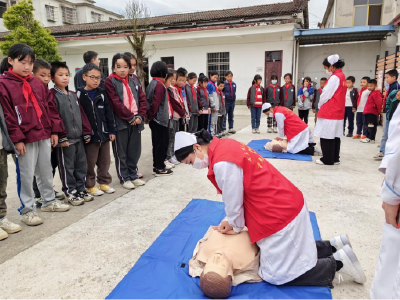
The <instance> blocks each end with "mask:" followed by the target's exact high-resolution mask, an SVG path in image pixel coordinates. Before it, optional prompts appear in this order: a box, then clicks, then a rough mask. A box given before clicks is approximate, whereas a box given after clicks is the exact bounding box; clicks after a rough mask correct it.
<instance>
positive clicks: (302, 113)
mask: <svg viewBox="0 0 400 300" xmlns="http://www.w3.org/2000/svg"><path fill="white" fill-rule="evenodd" d="M313 99H314V89H313V87H312V86H311V78H310V77H305V78H304V79H303V86H302V87H301V88H300V89H299V91H298V92H297V101H298V102H299V117H300V119H301V120H303V121H304V123H306V124H308V114H309V112H310V109H311V105H312V100H313Z"/></svg>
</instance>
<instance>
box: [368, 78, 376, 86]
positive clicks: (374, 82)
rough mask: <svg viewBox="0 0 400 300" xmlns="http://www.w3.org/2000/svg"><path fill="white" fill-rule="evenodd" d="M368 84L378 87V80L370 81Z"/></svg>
mask: <svg viewBox="0 0 400 300" xmlns="http://www.w3.org/2000/svg"><path fill="white" fill-rule="evenodd" d="M368 83H370V84H373V85H377V84H378V81H376V79H371V80H369V81H368Z"/></svg>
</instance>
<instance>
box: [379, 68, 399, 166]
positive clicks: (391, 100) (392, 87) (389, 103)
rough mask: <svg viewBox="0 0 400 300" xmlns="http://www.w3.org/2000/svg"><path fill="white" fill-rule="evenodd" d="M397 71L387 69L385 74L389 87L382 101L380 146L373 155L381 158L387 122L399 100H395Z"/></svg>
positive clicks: (386, 136)
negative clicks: (382, 126)
mask: <svg viewBox="0 0 400 300" xmlns="http://www.w3.org/2000/svg"><path fill="white" fill-rule="evenodd" d="M398 77H399V73H398V72H397V70H389V71H387V72H386V74H385V80H386V83H387V84H389V89H388V90H387V91H386V96H385V101H384V105H383V107H384V110H383V112H384V115H385V125H384V130H383V135H382V141H381V147H380V149H379V154H377V155H375V156H374V158H375V159H377V160H381V159H382V158H383V157H384V156H385V147H386V141H387V139H388V133H389V123H390V120H391V119H392V117H393V114H394V112H395V110H396V108H397V105H398V103H399V101H397V97H396V94H397V91H400V84H399V83H398V82H397V79H398Z"/></svg>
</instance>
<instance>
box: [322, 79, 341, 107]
mask: <svg viewBox="0 0 400 300" xmlns="http://www.w3.org/2000/svg"><path fill="white" fill-rule="evenodd" d="M339 84H340V79H339V77H337V76H336V75H332V76H331V78H329V80H328V83H327V84H326V86H325V87H324V91H323V92H322V94H321V97H320V98H319V102H318V108H319V109H321V106H322V105H324V104H325V103H326V102H328V101H329V100H331V99H332V97H333V95H334V94H335V93H336V91H337V89H338V88H339Z"/></svg>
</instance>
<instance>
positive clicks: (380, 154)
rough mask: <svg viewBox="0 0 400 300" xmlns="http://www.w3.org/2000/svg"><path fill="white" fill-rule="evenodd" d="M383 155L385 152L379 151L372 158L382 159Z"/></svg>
mask: <svg viewBox="0 0 400 300" xmlns="http://www.w3.org/2000/svg"><path fill="white" fill-rule="evenodd" d="M384 156H385V154H384V153H382V152H381V153H379V154H377V155H375V156H374V159H375V160H382V159H383V157H384Z"/></svg>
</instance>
